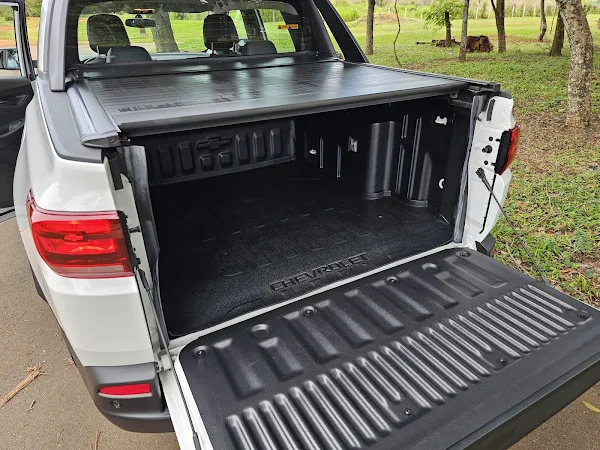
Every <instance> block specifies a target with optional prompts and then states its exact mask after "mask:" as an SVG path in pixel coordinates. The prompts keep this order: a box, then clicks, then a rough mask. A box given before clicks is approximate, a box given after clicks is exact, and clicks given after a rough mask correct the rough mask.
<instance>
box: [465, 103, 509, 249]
mask: <svg viewBox="0 0 600 450" xmlns="http://www.w3.org/2000/svg"><path fill="white" fill-rule="evenodd" d="M513 103H514V102H513V100H512V99H511V98H505V97H494V107H493V110H492V114H491V117H490V120H487V119H488V117H487V116H488V114H487V111H483V112H482V113H481V114H480V115H479V120H478V121H477V123H476V125H475V132H474V134H473V144H472V146H471V156H470V158H469V167H468V177H469V178H468V197H467V215H466V220H465V229H464V234H463V243H464V244H466V245H467V246H469V247H471V248H475V242H481V241H482V240H483V239H484V238H485V237H486V236H487V235H488V234H490V233H491V231H492V228H494V226H495V225H496V222H498V218H499V217H500V214H501V212H500V209H499V208H498V205H497V204H496V202H495V201H494V199H493V198H492V197H491V195H490V193H489V191H488V190H487V188H486V187H485V185H484V184H483V181H481V179H479V177H478V176H477V175H476V173H475V172H476V171H477V169H479V168H482V169H483V171H484V173H485V176H486V177H487V179H488V181H489V183H490V185H492V186H493V189H494V194H496V197H497V198H498V200H500V202H501V203H504V200H505V199H506V196H507V195H508V186H509V184H510V180H511V178H512V173H511V171H510V169H508V170H506V171H505V172H504V173H503V174H502V175H497V174H496V172H495V169H496V168H495V167H494V165H493V162H494V161H496V158H497V157H498V148H499V146H500V137H501V136H502V133H503V132H504V131H507V130H509V129H511V128H512V127H513V126H514V125H515V119H514V117H513V115H512V109H513ZM487 146H489V147H491V149H492V151H491V153H487V152H484V151H483V149H484V148H485V147H487Z"/></svg>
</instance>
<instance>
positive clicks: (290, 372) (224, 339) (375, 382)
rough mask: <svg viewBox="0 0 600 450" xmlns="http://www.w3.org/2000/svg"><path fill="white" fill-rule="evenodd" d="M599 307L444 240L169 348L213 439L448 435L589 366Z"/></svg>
mask: <svg viewBox="0 0 600 450" xmlns="http://www.w3.org/2000/svg"><path fill="white" fill-rule="evenodd" d="M309 275H310V274H309ZM597 317H598V311H596V310H594V309H592V308H590V307H588V306H586V305H584V304H583V303H580V302H577V301H575V300H573V299H571V298H569V297H567V296H565V295H563V294H561V293H559V292H557V291H555V290H553V289H551V288H549V287H547V286H545V285H542V284H540V283H538V282H536V281H535V280H533V279H531V278H529V277H527V276H525V275H522V274H519V273H517V272H515V271H513V270H511V269H509V268H507V267H505V266H503V265H502V264H500V263H498V262H496V261H494V260H492V259H490V258H487V257H485V256H483V255H480V254H477V253H474V252H470V251H465V250H448V251H443V252H440V253H438V254H435V255H432V256H430V257H427V258H423V259H420V260H417V261H414V262H412V263H409V264H406V265H403V266H400V267H397V268H393V269H390V270H388V271H386V272H381V273H379V274H375V275H373V276H370V277H367V278H364V279H361V280H358V281H356V282H353V283H351V284H347V285H344V286H341V287H338V288H336V289H334V290H331V291H328V292H324V293H321V294H318V295H315V296H313V297H310V298H308V299H305V300H302V301H298V302H296V303H293V304H290V305H287V306H285V307H283V308H280V309H278V310H275V311H272V312H270V313H268V314H265V315H263V316H261V317H259V318H256V319H252V320H248V321H246V322H242V323H240V324H238V325H236V326H235V327H230V328H227V329H225V330H222V331H220V332H216V333H213V334H210V335H208V336H205V337H202V338H200V339H198V340H197V341H195V342H193V343H191V344H190V345H188V346H187V347H186V348H185V349H184V350H183V351H182V353H181V355H180V360H181V364H182V367H183V370H184V372H185V375H186V378H187V381H188V383H189V385H190V388H191V391H192V393H193V395H194V399H195V401H196V403H197V405H198V408H199V411H200V414H201V416H202V419H203V421H204V424H205V427H206V429H207V431H208V435H209V437H210V439H211V441H212V443H213V446H214V448H215V449H226V448H241V449H254V448H273V449H274V448H286V449H287V448H289V449H322V448H323V449H342V448H366V447H369V448H398V449H399V448H424V449H425V448H426V449H431V448H446V447H449V446H451V445H454V444H456V443H458V442H459V441H461V440H464V439H465V438H467V436H469V435H471V438H467V439H474V438H473V436H475V435H478V436H479V437H481V434H486V433H489V432H491V431H492V430H498V429H499V428H500V427H501V425H502V423H504V422H506V421H507V420H508V418H509V416H512V415H514V414H518V413H522V412H523V411H524V410H525V409H526V408H527V407H530V406H532V403H533V402H534V401H538V400H539V399H540V397H543V396H544V395H546V394H544V395H541V394H540V393H541V392H542V391H544V389H547V392H548V393H549V392H551V391H556V390H557V389H558V388H559V387H560V386H561V385H564V384H565V383H564V381H565V380H566V378H568V377H573V376H575V375H577V373H578V372H581V371H583V370H584V367H583V366H586V367H587V368H588V369H589V368H590V367H593V368H596V369H597V368H598V364H597V362H598V354H597V352H598V351H599V347H600V345H599V344H598V343H599V342H600V340H599V338H600V326H599V322H598V320H597ZM588 372H589V370H588ZM594 376H595V375H594ZM591 383H593V381H591ZM572 384H573V383H571V385H572ZM585 387H587V386H584V387H580V388H579V389H585ZM543 388H544V389H543ZM553 398H554V397H553ZM568 400H569V398H564V396H563V398H561V399H560V401H559V403H560V402H561V401H562V402H563V403H562V404H564V402H566V401H568ZM557 405H558V403H556V402H554V403H552V406H550V408H551V407H556V408H559V407H560V405H558V406H557ZM545 408H546V409H547V408H549V406H546V407H545ZM541 414H542V415H545V416H546V417H547V415H548V414H550V413H549V412H547V411H543V412H541ZM528 421H530V422H531V420H530V419H528ZM533 422H535V420H533ZM520 432H521V433H522V432H523V431H522V430H521V431H520ZM525 432H526V431H525ZM505 441H506V442H509V441H510V437H508V438H506V440H505ZM466 442H467V441H466V440H465V441H463V442H462V443H460V444H459V445H463V444H464V443H466ZM500 442H502V439H501V441H500Z"/></svg>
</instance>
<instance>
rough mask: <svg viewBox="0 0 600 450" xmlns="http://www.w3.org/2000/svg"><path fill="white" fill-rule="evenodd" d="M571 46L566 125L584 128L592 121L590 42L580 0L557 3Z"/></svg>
mask: <svg viewBox="0 0 600 450" xmlns="http://www.w3.org/2000/svg"><path fill="white" fill-rule="evenodd" d="M557 3H558V5H559V7H560V11H561V14H562V18H563V21H564V22H565V28H566V30H567V34H568V36H569V44H570V45H571V69H570V70H569V101H568V104H567V125H570V126H588V125H589V124H590V120H591V118H592V90H591V83H592V75H593V71H594V55H593V40H592V31H591V30H590V24H589V23H588V21H587V17H586V15H585V10H584V9H583V3H582V2H581V0H557Z"/></svg>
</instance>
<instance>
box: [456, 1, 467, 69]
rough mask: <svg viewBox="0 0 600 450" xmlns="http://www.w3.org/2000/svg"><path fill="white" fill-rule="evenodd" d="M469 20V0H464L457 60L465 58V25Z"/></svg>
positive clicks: (464, 59)
mask: <svg viewBox="0 0 600 450" xmlns="http://www.w3.org/2000/svg"><path fill="white" fill-rule="evenodd" d="M468 22H469V0H465V4H464V6H463V15H462V30H461V33H460V52H459V53H458V60H459V61H466V60H467V34H468V31H467V25H468Z"/></svg>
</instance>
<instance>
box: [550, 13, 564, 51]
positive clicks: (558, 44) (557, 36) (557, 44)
mask: <svg viewBox="0 0 600 450" xmlns="http://www.w3.org/2000/svg"><path fill="white" fill-rule="evenodd" d="M564 45H565V23H564V22H563V19H562V16H561V15H560V13H558V19H556V28H555V29H554V39H552V47H551V48H550V54H549V55H550V56H562V49H563V46H564Z"/></svg>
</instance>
